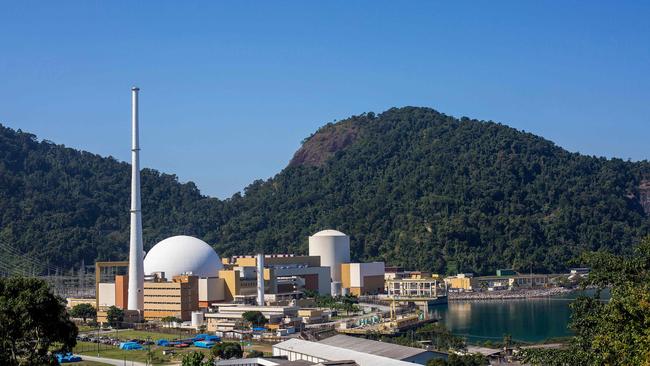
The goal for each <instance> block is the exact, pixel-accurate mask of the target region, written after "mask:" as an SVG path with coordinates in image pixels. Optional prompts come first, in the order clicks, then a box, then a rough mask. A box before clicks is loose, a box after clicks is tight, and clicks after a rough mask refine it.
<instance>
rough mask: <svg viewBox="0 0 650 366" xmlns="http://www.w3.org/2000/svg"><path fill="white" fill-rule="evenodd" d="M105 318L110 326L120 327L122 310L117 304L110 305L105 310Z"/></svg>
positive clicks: (122, 317) (122, 319) (122, 315)
mask: <svg viewBox="0 0 650 366" xmlns="http://www.w3.org/2000/svg"><path fill="white" fill-rule="evenodd" d="M106 320H107V321H108V324H110V326H111V327H118V328H119V327H120V326H121V325H122V322H123V321H124V310H122V309H120V308H118V307H117V306H111V307H109V308H108V311H107V312H106Z"/></svg>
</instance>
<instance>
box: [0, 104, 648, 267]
mask: <svg viewBox="0 0 650 366" xmlns="http://www.w3.org/2000/svg"><path fill="white" fill-rule="evenodd" d="M217 168H218V167H214V169H217ZM647 177H650V164H648V163H647V162H641V163H633V162H626V161H623V160H619V159H610V160H607V159H603V158H595V157H588V156H583V155H579V154H575V153H569V152H567V151H565V150H563V149H562V148H559V147H557V146H555V145H554V144H553V143H552V142H550V141H547V140H544V139H542V138H540V137H537V136H534V135H532V134H528V133H523V132H520V131H517V130H515V129H512V128H509V127H507V126H504V125H500V124H497V123H493V122H483V121H476V120H470V119H467V118H462V119H460V120H458V119H455V118H452V117H449V116H445V115H444V114H440V113H438V112H436V111H434V110H432V109H428V108H413V107H407V108H400V109H391V110H388V111H386V112H384V113H382V114H380V115H374V114H372V113H368V114H364V115H361V116H355V117H352V118H349V119H347V120H344V121H341V122H339V123H336V124H328V125H326V126H324V127H322V128H321V129H319V130H318V131H317V132H316V133H315V134H313V135H312V136H310V137H308V138H307V139H305V141H304V143H303V145H302V147H301V148H300V149H299V150H298V151H297V152H296V154H295V155H294V157H293V159H292V160H291V162H290V163H289V166H288V167H287V168H285V169H284V170H283V171H282V172H280V173H279V174H278V175H276V176H275V177H273V178H271V179H269V180H267V181H256V182H254V183H253V184H251V185H250V186H248V187H247V188H246V189H245V191H244V194H242V195H239V194H237V195H235V196H233V197H232V198H230V199H228V200H224V201H220V200H217V199H214V198H207V197H203V196H201V195H200V193H199V191H198V190H197V189H196V187H195V186H194V184H192V183H187V184H180V183H178V181H177V179H176V177H175V176H171V175H164V174H160V173H158V172H155V171H150V170H145V171H144V172H143V182H142V184H143V197H142V198H143V219H144V228H145V247H150V246H151V245H153V244H154V243H155V242H156V241H157V240H160V239H162V238H164V237H166V236H169V235H172V234H179V233H184V234H189V235H196V236H198V237H200V238H202V239H204V240H206V241H207V242H209V243H210V244H212V245H214V247H215V248H216V249H217V250H218V251H219V253H220V254H222V255H231V254H239V253H242V254H246V253H253V252H256V251H259V250H263V251H265V252H267V253H271V252H305V251H306V246H307V236H308V235H309V234H311V233H313V232H315V231H318V230H321V229H324V228H336V229H339V230H341V231H344V232H346V233H348V234H350V235H351V237H352V250H353V259H359V260H369V259H381V260H385V261H386V262H387V263H388V264H391V265H402V266H405V267H408V268H411V269H431V270H434V271H437V272H454V271H456V270H461V271H474V272H477V273H492V272H493V271H494V269H496V268H498V267H514V268H516V269H519V270H525V271H528V270H530V269H533V270H538V271H558V270H563V269H565V267H566V263H567V260H569V259H570V258H573V257H574V256H575V255H576V254H577V253H579V252H581V251H584V250H595V249H607V250H611V251H615V252H622V251H626V250H627V249H628V248H630V247H631V246H632V245H633V244H634V243H636V242H637V241H638V240H639V238H640V237H642V236H644V235H647V234H648V233H650V220H649V219H648V216H647V214H646V213H645V212H644V209H643V204H646V205H648V204H649V202H648V192H649V191H650V181H648V180H644V179H646V178H647ZM129 179H130V174H129V165H128V164H126V163H119V162H117V161H115V160H114V159H112V158H102V157H99V156H97V155H92V154H89V153H83V152H78V151H75V150H71V149H66V148H64V147H62V146H58V145H54V144H51V143H48V142H37V141H36V139H35V138H34V136H32V135H29V134H25V133H20V132H15V131H12V130H9V129H6V128H1V129H0V218H1V222H0V225H1V226H0V227H1V231H0V240H3V241H5V242H10V243H13V244H14V245H16V246H18V247H19V248H20V250H21V251H23V252H31V253H35V254H36V255H41V256H42V257H43V258H44V260H49V261H51V262H52V263H55V264H57V265H59V266H71V265H78V263H79V262H80V260H81V258H84V260H85V261H86V262H87V263H92V261H93V260H94V259H95V258H101V259H118V258H125V256H126V255H127V253H128V250H127V246H128V208H129ZM647 207H648V208H650V205H648V206H647Z"/></svg>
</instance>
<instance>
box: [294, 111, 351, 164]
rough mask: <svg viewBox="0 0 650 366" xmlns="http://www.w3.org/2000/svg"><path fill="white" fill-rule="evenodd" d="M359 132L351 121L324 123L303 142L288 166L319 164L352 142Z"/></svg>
mask: <svg viewBox="0 0 650 366" xmlns="http://www.w3.org/2000/svg"><path fill="white" fill-rule="evenodd" d="M359 134H360V127H359V125H358V124H355V123H353V122H352V121H346V122H342V123H337V124H329V125H326V126H325V127H323V128H321V129H320V130H318V131H317V132H316V133H315V134H314V135H312V136H311V137H309V138H308V139H307V140H306V141H305V142H304V143H303V145H302V146H301V147H300V149H298V151H296V153H295V154H294V155H293V158H292V159H291V161H290V162H289V166H297V165H306V166H321V165H323V164H324V163H325V162H326V161H327V160H328V159H329V158H330V157H332V156H333V155H334V154H336V152H337V151H341V150H343V149H345V148H346V147H348V146H349V145H351V144H352V143H354V142H355V141H356V140H357V138H358V137H359Z"/></svg>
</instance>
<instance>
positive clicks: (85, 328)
mask: <svg viewBox="0 0 650 366" xmlns="http://www.w3.org/2000/svg"><path fill="white" fill-rule="evenodd" d="M77 328H78V329H79V333H84V332H90V331H91V330H95V329H97V327H91V326H90V325H84V324H81V325H77ZM77 365H78V364H77Z"/></svg>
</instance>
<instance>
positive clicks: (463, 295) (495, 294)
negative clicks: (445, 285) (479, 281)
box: [447, 287, 575, 301]
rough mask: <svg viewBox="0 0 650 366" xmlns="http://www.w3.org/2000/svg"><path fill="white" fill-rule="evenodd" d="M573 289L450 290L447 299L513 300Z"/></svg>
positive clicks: (568, 291) (541, 296) (552, 294)
mask: <svg viewBox="0 0 650 366" xmlns="http://www.w3.org/2000/svg"><path fill="white" fill-rule="evenodd" d="M573 291H575V290H572V289H567V288H563V287H554V288H545V289H530V290H514V291H511V290H499V291H481V292H450V293H448V294H447V300H448V301H478V300H513V299H533V298H544V297H552V296H557V295H563V294H568V293H571V292H573Z"/></svg>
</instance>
